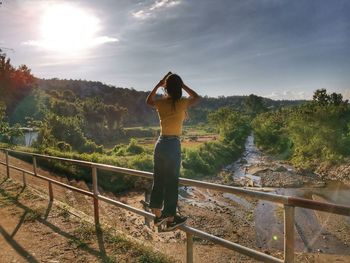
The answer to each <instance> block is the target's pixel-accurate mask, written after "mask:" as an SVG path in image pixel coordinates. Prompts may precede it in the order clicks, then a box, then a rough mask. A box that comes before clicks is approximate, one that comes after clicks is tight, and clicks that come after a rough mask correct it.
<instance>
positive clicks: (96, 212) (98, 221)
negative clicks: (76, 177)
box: [92, 166, 100, 225]
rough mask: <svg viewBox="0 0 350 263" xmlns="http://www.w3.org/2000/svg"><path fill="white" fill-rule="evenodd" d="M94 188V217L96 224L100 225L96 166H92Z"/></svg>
mask: <svg viewBox="0 0 350 263" xmlns="http://www.w3.org/2000/svg"><path fill="white" fill-rule="evenodd" d="M92 186H93V193H94V197H93V198H94V217H95V224H96V225H99V224H100V215H99V209H98V195H99V192H98V184H97V168H96V166H92Z"/></svg>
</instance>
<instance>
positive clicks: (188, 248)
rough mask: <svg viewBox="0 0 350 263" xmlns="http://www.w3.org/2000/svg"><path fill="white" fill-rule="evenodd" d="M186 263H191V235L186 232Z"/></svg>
mask: <svg viewBox="0 0 350 263" xmlns="http://www.w3.org/2000/svg"><path fill="white" fill-rule="evenodd" d="M186 263H193V235H192V234H190V233H187V232H186Z"/></svg>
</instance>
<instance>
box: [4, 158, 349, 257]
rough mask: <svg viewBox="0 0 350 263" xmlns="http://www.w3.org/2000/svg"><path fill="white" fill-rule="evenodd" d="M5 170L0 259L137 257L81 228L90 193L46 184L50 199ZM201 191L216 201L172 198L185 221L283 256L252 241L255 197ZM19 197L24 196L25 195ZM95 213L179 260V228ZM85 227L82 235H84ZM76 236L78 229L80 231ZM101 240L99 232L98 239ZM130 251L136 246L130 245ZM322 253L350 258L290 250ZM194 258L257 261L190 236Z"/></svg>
mask: <svg viewBox="0 0 350 263" xmlns="http://www.w3.org/2000/svg"><path fill="white" fill-rule="evenodd" d="M0 160H4V156H3V154H0ZM10 163H11V164H12V165H16V166H19V167H22V168H24V169H27V170H30V171H32V165H31V164H28V163H25V162H23V161H20V160H18V159H15V158H13V157H10ZM39 165H40V162H39ZM38 173H39V174H40V175H44V176H47V177H50V178H53V179H55V180H59V181H61V182H64V183H68V184H71V185H73V186H76V187H79V188H82V189H85V190H91V189H90V188H91V186H90V185H87V184H86V183H85V182H77V181H75V180H71V181H69V180H68V179H67V178H64V177H60V176H57V175H55V174H52V173H50V172H48V171H45V170H43V169H40V168H39V169H38ZM5 174H6V169H5V166H3V165H0V183H1V182H3V183H2V184H1V187H0V188H1V189H2V190H1V191H2V192H1V195H0V197H1V206H0V212H1V214H2V215H3V216H2V217H1V219H0V227H1V233H2V236H3V238H2V239H1V240H0V245H1V248H4V249H2V252H1V254H3V255H1V258H3V259H4V261H2V259H1V261H0V262H5V263H6V262H114V261H113V260H117V262H138V261H136V260H137V259H136V256H135V255H138V254H137V252H127V251H125V253H120V251H119V254H118V252H113V246H112V245H111V244H109V243H108V242H107V243H105V242H101V238H99V237H98V235H97V233H98V231H96V229H94V228H93V229H91V227H90V228H88V231H87V230H86V228H87V227H86V225H85V224H84V223H83V222H84V221H91V222H92V219H93V207H92V199H91V198H90V197H87V196H84V195H81V194H79V193H76V192H72V191H70V190H66V189H64V188H62V187H58V186H54V187H53V191H54V198H55V202H54V203H53V204H52V203H51V204H50V203H49V202H48V200H47V188H48V186H47V182H45V181H43V180H40V179H38V178H34V177H32V176H29V175H28V176H26V178H27V184H28V185H29V186H30V187H31V188H32V189H33V190H30V191H29V190H28V189H27V188H25V189H22V187H20V185H19V184H17V186H13V185H11V184H13V183H11V184H10V183H9V181H4V176H5ZM11 178H12V179H13V180H15V181H18V182H21V181H22V178H23V174H22V173H21V172H17V171H15V170H13V169H11ZM8 184H10V185H8ZM4 189H5V190H4ZM33 191H34V192H33ZM100 192H101V193H102V194H103V195H105V196H108V197H110V198H113V199H116V200H119V201H122V202H124V203H126V204H128V205H131V206H134V207H138V208H142V205H141V203H140V201H141V200H142V199H143V198H144V194H143V193H140V192H129V193H125V194H123V195H119V196H114V195H112V194H110V193H104V192H103V190H102V189H100ZM33 193H34V194H33ZM38 194H39V195H38ZM209 194H210V196H212V197H213V198H215V200H216V201H215V202H217V203H216V204H215V205H213V206H212V207H201V206H200V205H197V204H188V203H185V202H183V201H180V209H181V213H183V214H185V215H186V216H188V217H189V221H188V223H187V224H188V225H190V226H192V227H195V228H198V229H200V230H203V231H206V232H208V233H210V234H213V235H216V236H219V237H222V238H225V239H227V240H230V241H233V242H237V243H238V244H240V245H243V246H247V247H250V248H253V249H257V250H260V251H262V252H265V253H267V254H272V255H274V256H277V257H279V258H281V259H282V258H283V251H279V250H273V251H266V250H264V249H262V248H259V247H258V246H257V245H256V236H255V230H254V229H255V226H254V220H253V209H254V205H255V204H256V200H253V199H248V201H249V202H250V203H251V205H252V206H251V207H249V208H247V207H245V206H244V205H240V204H238V203H236V202H228V201H227V199H225V200H224V199H222V194H221V193H217V192H210V193H209ZM11 196H12V197H11ZM22 198H23V200H22ZM27 198H29V199H28V200H27ZM16 199H17V201H16V202H14V201H13V200H16ZM8 200H12V201H8ZM209 201H210V200H209ZM221 202H222V203H221ZM3 203H5V205H3ZM7 203H10V204H7ZM6 204H7V205H6ZM56 206H57V208H56ZM28 211H29V212H28ZM31 211H34V212H31ZM28 214H29V218H32V219H31V220H26V218H27V217H28ZM32 214H33V215H32ZM100 214H101V222H102V225H104V226H107V228H109V229H112V230H113V231H118V232H120V233H123V234H125V235H126V236H128V237H130V238H132V239H133V240H138V242H140V243H141V244H146V245H147V246H150V247H153V248H155V249H156V250H157V251H162V252H163V253H164V254H166V255H167V256H168V257H169V258H170V260H174V261H176V262H185V256H186V235H185V233H184V232H182V231H180V230H177V231H174V232H168V233H157V231H156V230H155V229H153V227H152V226H151V227H148V226H146V225H145V224H144V218H142V217H140V216H137V215H135V214H133V213H131V212H128V211H126V210H123V209H120V208H117V207H115V206H112V205H109V204H107V203H103V202H100ZM38 215H40V216H38ZM33 218H34V219H33ZM67 219H69V220H67ZM77 229H78V230H77ZM86 232H88V233H90V234H86ZM82 233H83V234H82ZM86 235H87V238H86ZM81 236H85V238H82V237H81ZM92 236H93V237H96V238H95V241H92V238H91V237H92ZM90 239H91V241H90ZM87 240H88V242H87ZM102 240H104V239H103V238H102ZM90 242H91V243H90ZM4 251H6V252H4ZM135 251H138V250H137V248H135ZM327 257H328V262H332V261H330V259H329V257H331V258H332V260H333V259H334V260H338V261H337V262H350V261H349V258H342V257H341V256H339V257H336V256H334V255H322V254H297V255H296V258H297V260H296V261H297V262H322V260H324V259H325V258H327ZM123 260H124V261H123ZM202 261H205V262H218V263H226V262H227V263H229V262H257V261H254V260H252V259H250V258H248V257H246V256H244V255H241V254H238V253H236V252H234V251H231V250H228V249H226V248H223V247H220V246H217V245H213V244H211V243H210V242H207V241H205V240H201V239H198V238H195V239H194V262H202ZM140 262H142V261H140ZM143 262H153V261H143ZM324 262H325V261H324ZM333 262H334V261H333Z"/></svg>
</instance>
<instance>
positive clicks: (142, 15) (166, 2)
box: [132, 0, 181, 19]
mask: <svg viewBox="0 0 350 263" xmlns="http://www.w3.org/2000/svg"><path fill="white" fill-rule="evenodd" d="M180 3H181V0H157V1H155V2H154V3H153V4H152V5H151V6H149V7H146V8H144V9H141V10H139V11H137V12H134V13H132V15H133V16H134V17H135V18H137V19H147V18H149V17H151V16H152V15H153V14H154V13H155V12H157V11H159V10H163V9H166V8H169V7H172V6H175V5H178V4H180Z"/></svg>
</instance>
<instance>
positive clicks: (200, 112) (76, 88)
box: [37, 78, 304, 126]
mask: <svg viewBox="0 0 350 263" xmlns="http://www.w3.org/2000/svg"><path fill="white" fill-rule="evenodd" d="M37 83H38V87H39V89H40V90H43V91H45V92H47V93H48V94H50V93H51V92H52V91H54V90H56V91H58V92H63V91H65V90H70V91H72V92H73V93H74V94H75V95H76V96H77V97H78V98H80V99H85V98H91V97H97V98H100V99H101V100H102V101H103V102H104V103H105V104H113V105H114V104H118V105H119V106H122V107H125V108H126V109H127V110H128V115H127V118H125V119H124V125H125V126H139V125H156V124H157V123H158V119H157V115H156V114H155V113H154V110H153V109H152V108H150V107H148V106H147V105H146V103H145V100H146V97H147V95H148V93H149V92H146V91H137V90H135V89H128V88H121V87H114V86H110V85H106V84H103V83H101V82H97V81H85V80H66V79H63V80H61V79H56V78H55V79H37ZM247 97H248V96H228V97H219V98H210V97H207V96H205V97H203V98H202V99H201V101H200V102H199V104H198V105H197V106H196V107H194V108H193V109H191V110H190V112H189V116H190V120H189V123H192V124H195V123H199V122H205V121H206V117H207V114H208V112H210V111H214V110H216V109H218V108H220V107H227V106H228V107H232V108H233V109H235V110H238V111H242V110H244V107H245V100H246V99H247ZM263 102H264V104H265V106H266V107H267V108H269V109H276V108H279V107H282V106H293V105H298V104H300V103H302V102H304V101H300V100H299V101H292V100H281V101H275V100H271V99H267V98H263Z"/></svg>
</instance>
